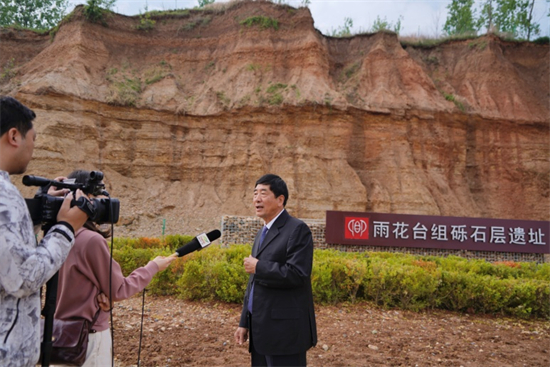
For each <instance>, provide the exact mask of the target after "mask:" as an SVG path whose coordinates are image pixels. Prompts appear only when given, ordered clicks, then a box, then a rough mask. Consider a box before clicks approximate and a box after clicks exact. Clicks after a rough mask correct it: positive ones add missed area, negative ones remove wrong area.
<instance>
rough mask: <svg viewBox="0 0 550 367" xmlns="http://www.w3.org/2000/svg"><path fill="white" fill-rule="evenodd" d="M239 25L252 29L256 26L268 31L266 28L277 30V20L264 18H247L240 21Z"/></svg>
mask: <svg viewBox="0 0 550 367" xmlns="http://www.w3.org/2000/svg"><path fill="white" fill-rule="evenodd" d="M240 24H241V25H244V26H247V27H252V26H254V25H257V26H259V27H260V28H262V29H268V28H273V29H275V30H277V29H279V21H278V20H277V19H274V18H269V17H264V16H254V17H248V18H246V19H245V20H242V21H241V22H240Z"/></svg>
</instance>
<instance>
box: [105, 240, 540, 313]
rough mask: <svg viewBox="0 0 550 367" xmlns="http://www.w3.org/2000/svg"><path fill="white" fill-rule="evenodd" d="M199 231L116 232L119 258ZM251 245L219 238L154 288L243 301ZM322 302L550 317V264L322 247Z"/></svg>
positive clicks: (154, 252)
mask: <svg viewBox="0 0 550 367" xmlns="http://www.w3.org/2000/svg"><path fill="white" fill-rule="evenodd" d="M192 238H193V237H192V236H178V235H174V236H166V237H165V238H164V240H160V239H158V238H135V239H128V238H115V241H114V251H113V257H114V258H115V260H116V261H117V262H118V263H119V264H120V265H121V267H122V270H123V272H124V274H125V275H128V274H129V273H131V272H132V271H133V270H134V269H135V268H137V267H140V266H144V265H145V264H147V262H148V261H150V260H151V259H153V258H154V257H155V256H158V255H169V254H171V253H173V252H174V251H175V249H177V248H179V247H181V246H182V245H184V244H185V243H187V242H189V241H191V239H192ZM250 252H251V246H250V245H232V246H229V247H222V246H220V245H212V246H210V247H208V248H206V249H204V250H201V251H196V252H194V253H191V254H189V255H187V256H185V257H183V258H181V259H179V260H177V261H175V262H173V263H172V265H171V266H170V267H169V268H168V269H167V270H166V271H164V272H161V273H159V274H157V275H156V276H155V277H154V278H153V280H152V282H151V284H150V285H149V286H148V289H149V291H150V292H151V293H153V294H158V295H174V296H177V297H180V298H184V299H190V300H195V299H207V300H219V301H223V302H230V303H240V302H242V299H243V295H244V291H245V288H246V282H247V280H248V274H247V273H246V272H245V271H244V268H243V259H244V258H245V257H247V256H248V255H250ZM311 280H312V287H313V297H314V300H315V302H316V303H321V304H337V303H340V302H356V301H368V302H372V303H374V304H376V305H380V306H383V307H387V308H392V307H398V308H402V309H407V310H414V311H420V310H424V309H435V308H438V309H446V310H452V311H459V312H476V313H478V312H479V313H491V314H503V315H512V316H517V317H522V318H529V317H542V318H548V319H550V264H548V263H545V264H536V263H515V262H510V261H507V262H500V263H490V262H487V261H484V260H468V259H464V258H461V257H457V256H449V257H437V256H414V255H407V254H399V253H387V252H369V253H345V252H339V251H336V250H318V249H316V250H315V251H314V258H313V270H312V275H311Z"/></svg>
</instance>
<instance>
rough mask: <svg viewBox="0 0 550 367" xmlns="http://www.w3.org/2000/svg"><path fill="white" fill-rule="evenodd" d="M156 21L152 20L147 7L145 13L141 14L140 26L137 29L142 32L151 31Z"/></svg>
mask: <svg viewBox="0 0 550 367" xmlns="http://www.w3.org/2000/svg"><path fill="white" fill-rule="evenodd" d="M155 23H156V20H154V19H151V13H150V12H148V11H147V7H145V13H144V14H141V12H140V13H139V24H138V25H137V27H136V28H137V29H139V30H140V31H146V32H148V31H150V30H151V29H153V28H154V27H155Z"/></svg>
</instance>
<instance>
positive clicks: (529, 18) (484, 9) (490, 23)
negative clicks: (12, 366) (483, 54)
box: [443, 0, 540, 40]
mask: <svg viewBox="0 0 550 367" xmlns="http://www.w3.org/2000/svg"><path fill="white" fill-rule="evenodd" d="M473 4H474V1H473V0H453V1H452V3H451V4H449V5H448V6H447V9H449V15H448V16H447V21H446V22H445V26H444V27H443V30H444V31H445V32H446V33H447V34H448V35H459V34H475V33H476V32H477V31H479V30H480V29H481V28H485V29H487V32H488V33H489V32H495V31H496V32H501V33H506V34H508V35H510V36H512V37H514V38H525V39H527V40H530V39H531V36H532V35H536V34H539V33H540V25H539V24H537V23H535V22H534V21H533V8H534V6H535V0H483V1H481V8H480V14H479V17H477V19H476V15H475V11H473V10H472V6H473Z"/></svg>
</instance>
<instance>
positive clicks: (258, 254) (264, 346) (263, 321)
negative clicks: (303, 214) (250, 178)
mask: <svg viewBox="0 0 550 367" xmlns="http://www.w3.org/2000/svg"><path fill="white" fill-rule="evenodd" d="M287 200H288V189H287V186H286V183H285V182H284V181H283V180H282V179H281V178H280V177H279V176H276V175H273V174H267V175H264V176H262V177H261V178H260V179H259V180H258V181H257V182H256V186H255V188H254V201H253V202H254V208H255V210H256V215H257V216H258V217H260V218H262V219H263V220H264V222H265V226H264V228H263V229H262V230H260V231H259V232H258V233H257V235H256V239H255V240H254V245H253V247H252V254H251V255H250V256H249V257H247V258H245V259H244V269H245V270H246V272H247V273H249V274H250V278H249V280H248V286H247V288H246V292H245V297H244V306H243V310H242V314H241V320H240V322H239V327H238V328H237V331H235V341H236V342H237V343H239V344H242V343H244V342H245V341H246V340H247V338H248V336H250V344H249V351H250V353H251V362H252V366H306V364H307V363H306V352H307V350H308V349H309V348H311V347H312V346H315V345H316V344H317V327H316V324H315V313H314V310H313V296H312V291H311V278H310V277H311V268H312V262H313V239H312V236H311V231H310V229H309V227H308V226H307V225H306V224H305V223H304V222H302V221H301V220H299V219H296V218H293V217H291V216H290V215H289V214H288V213H287V211H286V210H285V209H284V208H285V205H286V202H287Z"/></svg>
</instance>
